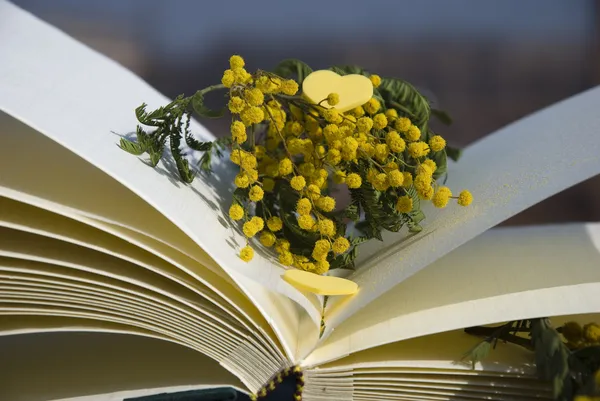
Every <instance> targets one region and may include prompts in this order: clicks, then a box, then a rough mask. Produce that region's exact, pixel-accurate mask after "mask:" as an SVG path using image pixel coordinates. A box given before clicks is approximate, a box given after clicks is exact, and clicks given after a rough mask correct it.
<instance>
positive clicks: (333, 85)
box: [302, 70, 373, 113]
mask: <svg viewBox="0 0 600 401" xmlns="http://www.w3.org/2000/svg"><path fill="white" fill-rule="evenodd" d="M302 92H303V94H304V96H305V97H306V98H307V99H308V100H310V101H311V102H312V103H319V102H320V101H322V100H323V99H325V98H327V96H328V95H329V94H330V93H337V94H338V95H339V96H340V102H339V103H338V104H336V105H335V106H333V107H335V108H336V110H338V111H339V112H341V113H343V112H345V111H348V110H351V109H353V108H355V107H358V106H362V105H363V104H365V103H367V102H368V101H369V99H371V97H373V84H372V83H371V80H370V79H369V78H367V77H365V76H364V75H359V74H350V75H344V76H342V75H338V74H336V73H335V72H333V71H329V70H319V71H314V72H312V73H310V74H309V75H308V76H307V77H306V78H304V81H303V82H302ZM321 105H322V106H324V107H327V108H330V107H331V106H330V105H329V103H327V101H325V102H323V103H321Z"/></svg>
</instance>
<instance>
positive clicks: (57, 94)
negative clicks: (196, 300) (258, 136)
mask: <svg viewBox="0 0 600 401" xmlns="http://www.w3.org/2000/svg"><path fill="white" fill-rule="evenodd" d="M0 13H1V14H2V15H3V16H4V18H3V24H2V26H0V34H1V35H2V36H3V37H4V38H5V40H3V41H1V42H0V57H1V58H2V59H3V60H4V59H5V60H10V62H7V63H2V64H1V65H0V86H1V87H2V88H3V90H2V92H1V93H0V109H1V110H3V111H5V112H6V113H7V114H10V115H12V116H14V117H15V118H17V119H19V120H21V121H23V122H24V123H26V124H27V125H29V126H31V127H33V128H34V129H36V130H37V131H39V132H40V133H42V134H44V135H46V136H48V137H49V138H51V139H52V140H53V141H56V142H57V143H59V144H60V145H62V146H64V147H66V148H68V149H69V150H71V151H72V152H73V153H75V154H77V155H78V156H80V157H81V158H82V159H84V160H86V161H87V162H89V163H91V164H93V165H94V166H96V167H98V168H100V169H101V170H102V171H104V172H105V173H106V174H107V175H109V176H110V177H112V178H114V179H115V180H117V181H119V182H120V183H121V184H123V185H124V186H125V187H127V188H128V189H130V190H131V191H132V192H133V193H135V194H136V195H137V196H139V197H140V198H142V199H144V200H145V201H146V202H148V204H150V205H151V206H152V207H153V208H155V209H156V210H158V211H159V212H160V213H161V214H163V215H164V216H165V217H166V218H167V219H169V220H170V221H171V222H173V223H174V224H175V225H176V226H177V227H178V228H179V229H181V231H183V232H184V233H185V234H186V235H187V236H189V237H190V238H191V239H192V240H193V241H194V242H195V243H197V244H198V245H199V246H200V247H201V248H202V249H203V250H204V251H205V252H206V253H207V254H208V255H209V256H210V257H211V258H212V259H214V260H215V261H216V262H217V263H218V265H219V266H220V267H221V268H223V270H224V271H226V272H227V274H228V275H229V276H230V277H232V278H233V279H234V281H236V283H238V285H239V286H240V288H241V289H242V290H243V291H244V292H245V294H246V295H247V296H248V297H249V298H250V299H251V300H252V301H253V302H254V303H255V304H256V305H257V307H258V308H259V309H260V310H261V312H262V313H263V315H264V316H265V318H266V319H267V320H268V321H269V322H270V324H271V325H272V326H273V328H274V330H275V332H276V333H277V334H278V336H279V337H280V338H281V340H282V342H283V343H284V344H285V348H286V352H287V353H288V355H289V357H290V358H291V359H294V358H295V355H296V353H297V352H296V350H297V349H299V348H302V347H301V346H299V344H298V343H297V342H298V338H297V333H298V332H299V331H305V330H304V329H302V328H301V327H300V325H301V324H308V325H309V327H310V330H311V331H314V333H315V335H314V336H309V338H310V341H311V342H313V343H314V341H316V337H317V336H318V331H319V323H320V313H319V312H320V311H319V308H318V305H315V304H314V303H313V302H312V301H310V300H309V299H307V298H306V296H305V295H304V294H302V293H300V292H299V291H297V290H295V289H294V288H293V287H292V286H290V285H289V284H288V283H286V282H284V281H283V280H282V279H281V277H280V276H281V275H282V273H283V269H281V268H280V267H279V266H278V265H276V264H275V263H273V262H272V261H271V260H269V259H268V258H267V257H265V256H263V255H257V257H255V259H254V260H253V261H252V263H244V262H243V261H241V260H240V259H239V258H238V256H237V252H238V250H239V247H240V244H243V243H244V242H245V239H244V238H243V235H241V233H239V232H238V231H237V230H235V229H232V228H233V227H231V226H230V225H228V224H226V225H224V224H223V221H226V220H225V218H224V216H223V212H222V210H221V209H220V208H221V207H222V208H227V206H228V201H227V199H228V198H229V193H230V191H231V187H230V183H229V182H224V181H223V180H221V179H220V178H219V176H218V175H212V176H210V177H209V178H210V179H209V178H206V177H204V178H201V177H199V178H198V179H196V180H195V181H194V183H192V184H191V185H183V184H180V183H174V181H175V182H176V181H177V178H176V177H175V178H174V177H173V176H172V175H171V174H160V173H159V172H160V171H161V170H166V171H170V169H169V168H168V166H166V165H165V164H161V165H160V166H159V167H158V170H159V171H155V170H153V169H152V168H150V167H148V166H147V165H146V164H145V163H144V162H142V161H141V160H140V159H139V158H136V157H134V156H132V155H130V154H127V153H126V152H124V151H122V150H121V149H119V148H118V146H117V143H118V140H119V137H118V136H116V135H115V134H114V133H112V132H117V133H120V134H123V135H124V134H128V133H131V132H132V131H134V130H135V126H136V120H135V115H134V112H133V111H134V109H135V108H136V107H137V106H139V105H140V104H142V103H143V102H146V103H148V104H149V108H156V107H158V106H162V105H165V104H166V103H168V101H169V100H168V99H167V98H165V97H164V96H162V95H160V94H159V93H158V92H156V91H155V90H154V89H152V88H150V87H149V86H148V85H147V84H146V83H145V82H143V81H142V80H141V79H139V78H137V77H135V76H134V75H133V74H132V73H130V72H128V71H126V70H125V69H124V68H122V67H121V66H119V65H117V64H116V63H114V62H112V61H110V60H108V59H107V58H105V57H103V56H101V55H99V54H98V53H96V52H94V51H92V50H90V49H88V48H86V47H85V46H83V45H81V44H79V43H77V42H76V41H74V40H73V39H71V38H69V37H68V36H66V35H65V34H63V33H61V32H59V31H58V30H56V29H54V28H52V27H50V26H48V25H47V24H45V23H43V22H41V21H39V20H37V19H36V18H34V17H33V16H31V15H29V14H28V13H26V12H24V11H22V10H19V9H18V8H16V7H15V6H13V5H10V4H9V3H6V2H4V1H2V2H0ZM38 60H44V62H43V63H40V62H38ZM215 79H216V80H218V79H219V77H216V78H215ZM191 128H192V131H194V132H195V133H197V134H198V135H199V137H201V138H208V139H210V138H211V137H212V136H211V135H210V134H209V133H208V132H207V131H206V129H204V128H203V127H202V126H201V125H199V124H197V123H192V126H191ZM97 191H98V192H100V193H101V191H102V189H101V188H98V189H97ZM230 244H234V246H233V247H232V246H231V245H230ZM235 244H237V245H235ZM249 281H252V282H256V283H258V284H260V285H252V284H246V283H248V282H249ZM250 287H252V289H250ZM269 291H273V292H274V293H279V294H282V295H283V297H281V296H276V295H275V294H273V295H271V294H269ZM274 297H276V298H277V302H273V298H274ZM289 300H293V301H294V302H295V303H296V304H297V305H299V307H298V306H297V305H296V304H293V303H291V302H290V301H289ZM305 313H306V314H308V315H309V317H310V319H303V318H302V315H303V314H305ZM306 338H307V337H304V338H302V340H303V341H304V340H306Z"/></svg>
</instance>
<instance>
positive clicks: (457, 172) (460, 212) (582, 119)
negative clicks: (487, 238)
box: [327, 72, 600, 333]
mask: <svg viewBox="0 0 600 401" xmlns="http://www.w3.org/2000/svg"><path fill="white" fill-rule="evenodd" d="M566 73H568V72H566ZM599 105H600V87H597V88H594V89H591V90H588V91H586V92H584V93H582V94H580V95H577V96H574V97H572V98H570V99H568V100H565V101H562V102H559V103H557V104H556V105H553V106H551V107H549V108H546V109H544V110H542V111H539V112H537V113H534V114H532V115H531V116H529V117H526V118H523V119H521V120H519V121H517V122H515V123H513V124H510V125H508V126H506V127H505V128H502V129H500V130H498V131H496V132H495V133H493V134H491V135H489V136H487V137H485V138H483V139H482V140H480V141H478V142H476V143H475V144H473V145H471V146H469V147H468V148H467V149H465V151H464V154H463V157H462V158H461V159H460V161H459V162H458V163H457V164H455V165H451V166H450V167H449V179H448V182H447V185H448V186H450V187H451V188H452V190H453V191H454V192H455V194H458V193H459V192H460V191H461V190H463V189H469V190H470V191H471V192H472V193H473V196H474V201H473V204H472V205H471V206H469V207H460V206H458V205H456V204H455V203H454V202H451V203H452V204H451V205H449V206H448V207H447V208H446V209H443V210H434V208H433V207H431V208H426V209H425V214H426V216H427V219H426V221H424V222H423V231H421V232H420V233H419V234H417V235H415V236H414V237H410V238H407V237H406V234H405V232H402V233H395V234H393V233H386V235H384V242H379V241H370V242H368V243H366V244H365V245H364V246H362V247H361V250H360V251H359V253H363V254H364V253H366V254H367V255H371V257H370V258H369V259H368V260H366V261H365V262H364V263H363V264H362V265H361V266H360V268H359V269H358V271H357V272H356V273H355V274H354V275H353V276H351V277H350V278H351V279H352V280H354V281H355V282H356V283H357V284H358V285H359V287H360V289H359V292H358V293H357V294H356V295H355V296H353V297H351V298H346V299H337V300H333V302H329V303H328V305H327V307H328V318H327V326H328V328H329V330H331V329H332V328H335V327H337V326H339V325H340V323H341V322H342V321H344V320H345V319H347V318H348V317H350V316H352V315H353V314H354V313H356V312H357V311H358V310H359V309H361V308H362V307H364V306H366V305H367V304H369V303H370V302H372V301H373V300H374V299H376V298H378V297H379V296H381V295H382V294H384V293H385V292H386V291H388V290H390V289H392V288H393V287H394V286H396V285H397V284H398V283H400V282H402V281H403V280H405V279H406V278H408V277H410V276H411V275H413V274H414V273H416V272H417V271H419V270H421V269H423V268H425V267H426V266H427V265H429V264H430V263H432V262H434V261H435V260H436V259H438V258H440V257H441V256H443V255H444V254H446V253H448V252H450V251H451V250H453V249H455V248H456V247H458V246H460V245H462V244H464V243H465V242H467V241H469V240H470V239H472V238H474V237H476V236H477V235H479V234H481V233H482V232H484V231H485V230H487V229H489V228H491V227H493V226H495V225H497V224H498V223H500V222H502V221H504V220H506V219H508V218H509V217H511V216H514V215H516V214H517V213H519V212H521V211H523V210H525V209H527V208H528V207H530V206H532V205H534V204H536V203H538V202H540V201H542V200H544V199H546V198H548V197H550V196H552V195H554V194H556V193H558V192H560V191H562V190H564V189H566V188H568V187H570V186H572V185H575V184H577V183H579V182H581V181H584V180H586V179H588V178H590V177H593V176H595V175H597V174H600V113H598V106H599ZM328 333H329V332H328Z"/></svg>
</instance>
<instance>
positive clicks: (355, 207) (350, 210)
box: [344, 201, 360, 221]
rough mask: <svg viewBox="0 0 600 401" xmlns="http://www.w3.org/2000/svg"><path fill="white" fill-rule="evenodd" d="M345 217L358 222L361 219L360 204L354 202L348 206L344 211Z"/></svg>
mask: <svg viewBox="0 0 600 401" xmlns="http://www.w3.org/2000/svg"><path fill="white" fill-rule="evenodd" d="M344 216H345V217H347V218H349V219H350V220H352V221H358V219H359V218H360V214H359V203H357V202H354V201H352V203H350V204H349V205H348V206H346V208H345V209H344Z"/></svg>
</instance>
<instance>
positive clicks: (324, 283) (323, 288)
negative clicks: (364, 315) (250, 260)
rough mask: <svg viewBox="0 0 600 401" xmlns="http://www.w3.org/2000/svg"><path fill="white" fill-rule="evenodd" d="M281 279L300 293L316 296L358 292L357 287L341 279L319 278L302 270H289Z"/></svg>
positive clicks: (351, 282)
mask: <svg viewBox="0 0 600 401" xmlns="http://www.w3.org/2000/svg"><path fill="white" fill-rule="evenodd" d="M283 279H284V280H285V281H286V282H288V283H289V284H291V285H292V286H294V287H295V288H297V289H298V290H300V291H307V292H312V293H314V294H318V295H352V294H355V293H356V292H357V291H358V285H357V284H356V283H355V282H353V281H350V280H346V279H344V278H341V277H332V276H320V275H318V274H315V273H309V272H306V271H304V270H297V269H290V270H286V272H285V273H284V274H283Z"/></svg>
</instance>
